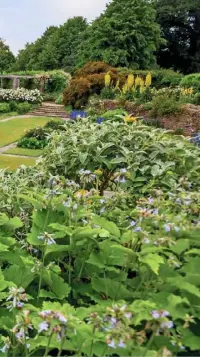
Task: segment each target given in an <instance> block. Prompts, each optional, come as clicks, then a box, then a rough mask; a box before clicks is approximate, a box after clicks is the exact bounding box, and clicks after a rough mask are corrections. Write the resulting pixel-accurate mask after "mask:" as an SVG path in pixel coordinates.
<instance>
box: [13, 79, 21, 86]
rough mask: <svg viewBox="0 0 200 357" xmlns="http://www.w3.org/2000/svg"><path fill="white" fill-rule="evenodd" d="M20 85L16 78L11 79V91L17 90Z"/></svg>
mask: <svg viewBox="0 0 200 357" xmlns="http://www.w3.org/2000/svg"><path fill="white" fill-rule="evenodd" d="M19 85H20V79H19V78H18V77H14V78H13V89H17V88H19Z"/></svg>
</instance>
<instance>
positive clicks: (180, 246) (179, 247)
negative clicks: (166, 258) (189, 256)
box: [171, 239, 190, 254]
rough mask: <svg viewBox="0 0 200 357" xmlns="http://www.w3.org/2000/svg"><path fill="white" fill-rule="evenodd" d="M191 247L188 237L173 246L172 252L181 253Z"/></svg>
mask: <svg viewBox="0 0 200 357" xmlns="http://www.w3.org/2000/svg"><path fill="white" fill-rule="evenodd" d="M189 248H190V241H189V240H188V239H179V240H178V241H176V244H175V245H174V246H172V247H171V250H172V252H174V253H176V254H181V253H183V252H184V251H185V250H187V249H189Z"/></svg>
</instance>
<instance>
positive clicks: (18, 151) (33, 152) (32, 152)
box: [4, 147, 43, 157]
mask: <svg viewBox="0 0 200 357" xmlns="http://www.w3.org/2000/svg"><path fill="white" fill-rule="evenodd" d="M42 152H43V151H42V150H39V149H24V148H18V147H16V148H11V149H8V150H7V151H4V154H12V155H22V156H32V157H38V156H41V155H42Z"/></svg>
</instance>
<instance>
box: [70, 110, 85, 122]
mask: <svg viewBox="0 0 200 357" xmlns="http://www.w3.org/2000/svg"><path fill="white" fill-rule="evenodd" d="M69 117H70V119H72V120H76V119H77V118H87V113H86V112H85V111H83V110H72V112H71V113H70V115H69Z"/></svg>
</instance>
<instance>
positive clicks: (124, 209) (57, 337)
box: [0, 119, 200, 357]
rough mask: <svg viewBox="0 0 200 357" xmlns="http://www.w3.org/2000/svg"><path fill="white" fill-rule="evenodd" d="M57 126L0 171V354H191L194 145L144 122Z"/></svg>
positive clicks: (198, 165)
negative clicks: (33, 155)
mask: <svg viewBox="0 0 200 357" xmlns="http://www.w3.org/2000/svg"><path fill="white" fill-rule="evenodd" d="M65 130H66V132H65V131H63V132H62V133H60V134H58V133H55V132H54V133H53V134H52V140H51V143H50V146H49V148H48V149H46V155H47V156H46V157H45V158H44V159H43V160H40V162H39V163H38V166H37V167H36V168H32V169H31V168H29V169H27V168H25V167H21V168H20V169H18V170H17V171H16V172H15V173H13V174H8V173H6V172H3V171H1V172H0V175H1V180H0V211H1V212H2V213H1V215H0V242H1V245H0V261H1V270H0V274H1V276H0V280H1V294H0V295H1V315H0V322H1V332H2V334H1V337H0V346H1V349H2V350H1V351H2V352H1V354H2V355H3V352H4V354H5V353H7V355H13V354H14V355H15V356H16V357H19V356H22V355H23V356H27V357H28V356H29V355H33V356H45V357H46V356H55V355H57V356H61V355H71V356H77V355H82V356H87V357H91V356H102V357H103V356H125V355H126V356H130V355H136V356H169V357H172V356H180V355H183V354H186V355H190V354H192V353H193V354H194V355H197V354H198V350H199V348H200V337H199V323H200V321H199V301H200V300H199V299H200V290H199V273H198V271H199V270H198V266H199V234H200V233H199V232H200V226H199V215H200V195H199V192H198V191H199V174H200V155H199V153H200V149H199V148H198V147H196V146H194V145H192V144H190V143H188V142H187V140H186V139H184V138H177V137H172V136H171V135H170V134H169V133H167V132H165V131H163V130H160V129H153V128H151V127H146V126H144V125H142V124H141V123H140V122H138V123H137V122H135V123H134V124H132V125H127V124H125V123H123V121H122V122H121V123H114V122H112V120H111V121H109V120H108V121H107V122H106V123H102V124H101V125H98V124H93V123H91V121H90V120H86V119H84V120H82V121H77V122H73V123H70V122H69V123H67V124H66V127H65ZM51 173H53V174H54V175H53V176H52V174H51ZM59 173H60V174H61V175H60V176H59ZM72 178H74V179H75V181H72ZM105 188H107V189H112V192H110V195H109V196H112V197H110V198H109V197H108V195H106V196H104V197H102V196H100V194H102V193H103V192H102V191H103V190H104V189H105ZM16 271H17V274H16Z"/></svg>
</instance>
